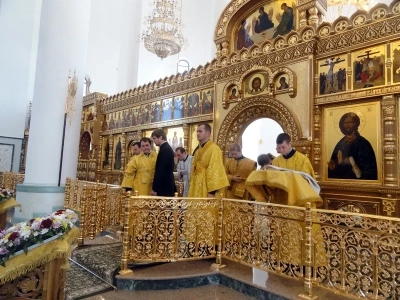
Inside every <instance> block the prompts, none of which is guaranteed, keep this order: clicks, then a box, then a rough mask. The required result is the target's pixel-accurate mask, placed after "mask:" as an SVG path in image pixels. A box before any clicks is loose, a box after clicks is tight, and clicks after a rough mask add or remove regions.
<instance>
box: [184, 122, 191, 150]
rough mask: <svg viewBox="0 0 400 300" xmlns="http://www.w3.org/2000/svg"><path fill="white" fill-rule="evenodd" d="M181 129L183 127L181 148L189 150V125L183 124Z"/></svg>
mask: <svg viewBox="0 0 400 300" xmlns="http://www.w3.org/2000/svg"><path fill="white" fill-rule="evenodd" d="M182 129H183V148H185V150H186V151H189V136H190V127H189V125H188V124H183V125H182Z"/></svg>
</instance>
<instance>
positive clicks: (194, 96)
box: [187, 92, 200, 117]
mask: <svg viewBox="0 0 400 300" xmlns="http://www.w3.org/2000/svg"><path fill="white" fill-rule="evenodd" d="M199 114H200V93H199V92H195V93H191V94H188V112H187V116H188V117H195V116H198V115H199Z"/></svg>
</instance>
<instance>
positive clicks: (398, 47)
mask: <svg viewBox="0 0 400 300" xmlns="http://www.w3.org/2000/svg"><path fill="white" fill-rule="evenodd" d="M392 53H393V75H392V76H393V83H398V82H400V41H397V42H395V43H392Z"/></svg>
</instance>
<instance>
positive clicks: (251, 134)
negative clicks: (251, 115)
mask: <svg viewBox="0 0 400 300" xmlns="http://www.w3.org/2000/svg"><path fill="white" fill-rule="evenodd" d="M282 132H283V129H282V127H281V125H279V123H278V122H276V121H275V120H273V119H270V118H261V119H257V120H255V121H253V122H252V123H250V124H249V125H248V126H247V127H246V129H245V130H244V132H243V134H242V143H241V144H242V153H243V155H244V156H245V157H248V158H250V159H252V160H254V161H257V157H258V156H259V155H260V154H267V153H271V154H272V155H273V156H277V155H278V153H277V152H276V137H277V136H278V134H280V133H282Z"/></svg>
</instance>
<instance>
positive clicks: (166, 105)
mask: <svg viewBox="0 0 400 300" xmlns="http://www.w3.org/2000/svg"><path fill="white" fill-rule="evenodd" d="M172 109H173V103H172V98H169V99H165V100H163V101H162V121H170V120H171V119H172Z"/></svg>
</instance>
